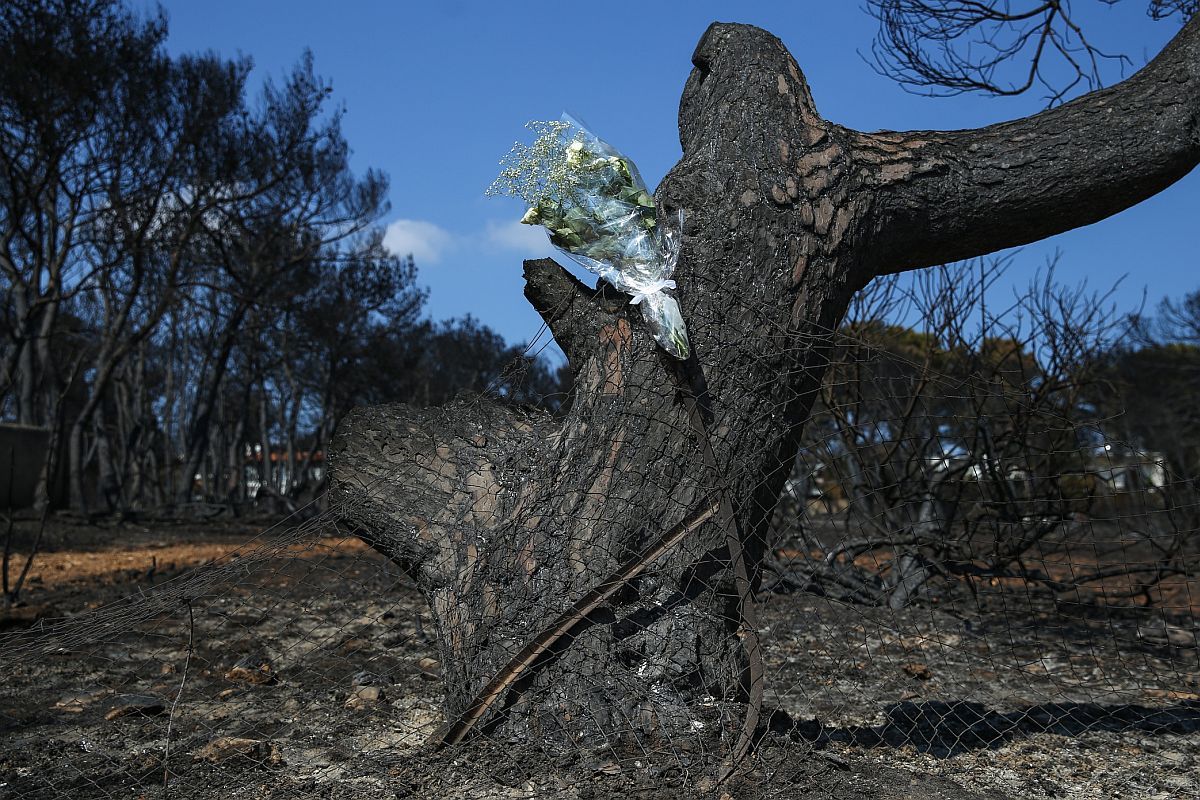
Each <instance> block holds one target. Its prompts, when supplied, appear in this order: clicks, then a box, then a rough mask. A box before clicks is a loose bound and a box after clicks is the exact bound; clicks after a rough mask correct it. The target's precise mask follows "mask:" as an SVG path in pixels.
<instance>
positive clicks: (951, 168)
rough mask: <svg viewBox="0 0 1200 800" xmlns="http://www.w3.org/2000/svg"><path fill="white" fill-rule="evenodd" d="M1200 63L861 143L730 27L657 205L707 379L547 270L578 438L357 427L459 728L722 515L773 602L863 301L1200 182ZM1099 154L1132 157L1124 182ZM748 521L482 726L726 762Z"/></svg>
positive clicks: (1165, 62)
mask: <svg viewBox="0 0 1200 800" xmlns="http://www.w3.org/2000/svg"><path fill="white" fill-rule="evenodd" d="M1198 40H1200V19H1193V20H1192V21H1191V22H1190V23H1189V24H1188V25H1187V26H1186V27H1185V29H1184V31H1183V32H1182V33H1181V34H1180V37H1179V39H1178V40H1177V41H1176V42H1175V43H1174V44H1173V45H1172V46H1171V47H1169V48H1168V49H1167V50H1166V51H1165V52H1164V54H1163V55H1162V56H1160V59H1159V60H1158V61H1156V62H1154V63H1153V64H1152V65H1151V66H1149V67H1148V68H1147V69H1146V70H1145V71H1144V73H1143V74H1139V75H1138V76H1135V77H1134V78H1133V79H1131V80H1130V81H1127V82H1126V83H1125V84H1122V85H1120V86H1117V87H1114V88H1113V89H1110V90H1106V91H1105V92H1100V93H1097V94H1095V95H1090V96H1088V97H1087V98H1083V99H1082V100H1080V101H1076V103H1072V104H1068V105H1067V106H1064V107H1063V108H1060V109H1056V110H1054V111H1051V112H1046V113H1045V114H1042V115H1038V116H1036V117H1033V118H1030V119H1028V120H1023V121H1020V122H1016V123H1009V124H1008V125H1007V126H1005V125H1001V126H993V127H992V128H987V129H984V130H981V131H975V132H954V133H929V132H919V133H886V132H884V133H874V134H863V133H858V132H855V131H851V130H848V129H846V128H843V127H840V126H837V125H835V124H832V123H830V122H827V121H825V120H823V119H822V118H821V117H820V115H819V114H818V113H817V111H816V109H815V107H814V105H813V101H812V96H811V94H810V92H809V89H808V86H807V84H806V82H805V79H804V77H803V76H802V74H801V73H800V70H799V68H798V66H797V65H796V63H795V61H794V60H793V59H792V57H791V56H790V55H789V54H788V52H787V50H786V49H785V48H784V47H783V45H782V44H781V43H780V42H779V41H778V40H777V39H776V38H775V37H773V36H771V35H770V34H769V33H767V32H765V31H762V30H759V29H756V28H753V27H749V26H744V25H726V24H717V25H714V26H712V27H711V28H710V29H709V30H708V31H707V32H706V33H705V35H704V37H703V39H702V40H701V42H700V44H699V46H698V47H697V49H696V52H695V55H694V56H693V63H694V65H695V69H694V70H693V71H692V73H691V76H690V77H689V79H688V82H687V85H686V87H685V89H684V93H683V98H682V102H681V108H680V133H681V139H682V143H683V150H684V156H683V158H682V160H681V161H680V162H679V163H678V164H677V165H676V166H675V167H674V169H673V170H672V171H671V173H670V174H669V175H668V176H667V177H666V179H665V180H664V181H663V183H662V185H661V186H660V187H659V189H658V193H657V202H658V205H659V208H660V210H661V211H663V212H664V216H666V217H673V216H674V214H675V212H676V211H682V212H683V213H684V219H685V223H684V246H683V250H682V257H681V259H680V262H679V266H678V268H677V271H676V274H675V280H676V281H677V284H678V286H679V290H678V296H679V300H680V304H681V306H682V309H683V314H684V318H685V319H686V320H687V322H688V327H689V332H690V335H691V340H692V345H693V359H692V361H691V362H689V363H688V364H686V365H680V364H679V363H678V362H675V361H673V360H672V359H670V358H669V357H668V356H666V355H664V354H663V353H662V352H661V351H659V350H657V349H656V347H655V345H654V342H653V340H652V339H651V338H650V336H649V335H648V334H647V332H646V331H645V329H644V328H643V326H642V323H641V321H640V317H639V315H638V313H637V310H636V309H635V308H632V307H630V306H629V305H627V298H626V297H624V296H622V295H618V294H617V293H615V292H613V291H611V290H608V289H604V288H600V289H599V290H593V289H591V288H589V287H587V286H585V285H583V284H581V283H580V282H579V281H577V280H575V279H574V278H572V277H570V276H569V275H568V274H567V273H566V272H565V271H563V270H562V269H561V268H560V267H558V266H557V265H556V264H554V263H553V262H550V261H537V262H526V265H525V277H526V290H525V294H526V297H527V299H528V300H529V301H530V302H531V303H532V304H533V305H534V307H535V308H537V310H538V311H539V313H541V315H542V316H543V318H544V319H545V320H546V322H547V323H548V324H549V326H550V328H551V330H552V332H553V334H554V336H555V338H556V339H557V341H558V342H559V344H560V345H561V346H562V348H563V350H564V351H565V352H566V354H567V356H568V358H569V360H570V363H571V366H572V369H573V371H574V374H575V389H574V397H573V401H572V403H571V404H570V410H569V412H568V413H567V414H566V415H565V416H564V417H562V418H553V417H551V416H549V415H547V414H543V413H539V412H534V411H529V410H523V409H518V408H513V407H510V406H506V405H504V404H502V403H500V402H497V401H494V400H490V399H482V398H481V399H476V400H466V401H460V402H458V403H455V404H453V405H450V406H448V407H445V408H440V409H424V410H418V409H414V408H409V407H406V406H402V405H396V406H384V407H378V408H369V409H357V410H355V411H354V412H352V413H351V414H350V415H348V416H347V417H346V419H345V420H343V422H342V423H341V426H340V427H339V429H338V432H337V434H336V436H335V439H334V442H333V444H332V446H331V453H330V460H331V466H332V479H331V488H330V491H331V495H330V499H331V504H332V507H333V508H334V509H335V510H336V511H337V512H338V513H339V514H340V515H341V517H342V518H343V519H344V520H345V521H346V523H347V524H349V525H351V526H353V527H354V528H355V529H356V530H358V531H359V532H360V535H362V536H363V538H364V539H366V540H367V541H368V542H369V543H370V544H371V545H373V546H374V547H375V548H377V549H378V550H380V551H381V552H383V553H385V554H386V555H388V556H389V557H391V558H392V559H394V560H395V561H396V562H398V563H400V564H402V565H403V566H404V567H405V568H406V569H407V570H408V571H409V572H410V573H411V574H412V575H413V576H414V578H415V579H416V581H417V584H418V586H419V587H420V588H421V590H422V591H423V592H424V593H425V596H426V597H427V598H428V600H429V603H430V607H431V609H432V613H433V618H434V620H435V623H436V626H437V631H438V640H439V647H440V648H441V651H442V661H443V664H444V665H445V677H446V688H447V706H448V712H449V714H450V715H451V716H455V715H459V714H462V713H463V712H464V711H465V710H466V709H467V706H468V705H469V704H470V703H471V701H472V698H473V697H474V696H475V694H476V693H477V692H478V691H479V690H480V689H481V688H482V687H483V686H484V685H485V684H487V683H488V681H489V680H490V679H491V678H492V677H493V676H495V675H496V674H497V672H499V671H500V670H501V669H502V668H503V667H504V666H505V664H506V663H507V662H508V661H509V660H510V659H511V658H512V657H513V656H514V655H515V654H517V653H518V651H520V650H521V648H522V647H523V646H524V645H526V643H527V642H529V641H530V640H532V639H533V638H534V636H535V635H537V634H538V633H539V632H540V631H542V630H543V629H544V628H545V626H546V625H548V624H550V622H551V621H552V620H554V619H555V618H556V617H558V616H559V615H560V614H561V613H563V611H564V610H565V609H568V608H569V607H570V606H571V604H572V603H573V602H574V601H576V600H577V599H578V598H580V597H581V596H583V595H585V593H586V592H587V591H588V590H589V589H591V588H592V587H594V586H595V585H596V584H597V582H598V581H600V580H601V579H602V578H603V577H604V576H606V575H609V574H610V573H612V572H613V570H614V569H616V568H617V567H618V566H619V565H621V564H622V563H624V562H626V561H627V560H628V559H630V558H631V557H633V556H634V555H635V554H636V553H638V552H639V551H640V550H641V549H642V548H643V547H645V546H646V545H647V543H649V542H652V541H654V540H655V539H656V537H658V536H659V535H661V534H662V533H663V532H664V531H667V530H669V529H671V528H672V527H673V526H676V525H678V524H679V523H680V522H681V521H682V520H684V519H686V518H687V517H688V516H689V514H692V513H694V512H696V510H697V509H698V508H700V507H701V506H702V505H703V504H704V503H705V502H708V500H709V498H711V497H712V496H713V493H714V492H715V493H717V494H719V495H720V496H722V497H725V498H728V500H729V506H730V512H731V513H730V516H731V517H732V519H733V522H735V523H736V530H737V536H738V537H740V545H741V548H740V549H741V550H742V552H743V553H744V554H745V557H746V563H747V564H748V571H749V577H750V579H751V580H753V581H757V579H758V577H759V572H760V570H761V565H762V563H763V551H764V545H763V537H764V534H765V529H766V526H767V524H768V521H769V517H770V513H771V510H772V509H773V507H774V504H775V500H776V497H777V496H778V493H779V490H780V488H781V486H782V484H783V482H784V480H785V479H786V477H787V473H788V468H789V466H790V464H791V463H792V459H793V457H794V454H795V450H796V446H797V444H796V442H797V439H798V435H799V432H800V430H801V428H802V426H803V425H804V422H805V420H806V418H807V416H808V413H809V409H810V407H811V405H812V401H813V398H814V395H815V392H816V390H817V388H818V385H819V382H820V380H821V378H822V375H823V373H824V370H825V366H826V363H827V352H828V351H827V344H828V335H829V333H830V332H831V331H832V330H834V329H835V328H836V327H837V325H838V323H839V321H840V320H841V318H842V316H843V314H844V313H845V311H846V308H847V305H848V302H849V300H850V298H851V296H852V295H853V293H854V292H855V291H856V290H858V289H859V288H861V287H862V286H863V285H865V283H866V282H867V281H869V280H870V279H871V278H873V277H875V276H876V275H879V274H883V273H886V272H894V271H898V270H902V269H908V268H913V267H918V266H922V265H926V264H932V263H937V262H940V261H945V260H949V259H952V258H962V257H966V256H970V255H974V254H978V253H982V252H988V251H991V250H994V249H997V248H1000V247H1005V246H1008V245H1013V244H1018V243H1020V242H1022V241H1028V240H1030V239H1031V238H1037V237H1040V236H1045V235H1048V234H1050V233H1053V232H1056V231H1060V230H1065V229H1067V228H1071V227H1075V226H1077V225H1082V224H1086V223H1088V222H1091V221H1094V220H1095V219H1097V218H1099V217H1100V216H1104V215H1106V214H1111V213H1114V212H1115V211H1116V210H1119V209H1120V208H1123V207H1125V206H1126V205H1129V204H1131V203H1133V202H1136V201H1137V200H1138V199H1140V198H1141V197H1144V196H1146V195H1148V194H1150V193H1153V191H1156V190H1157V189H1160V188H1162V187H1163V186H1165V185H1166V184H1167V183H1169V182H1170V181H1171V180H1173V179H1175V178H1178V177H1180V176H1181V175H1183V174H1184V173H1185V172H1187V171H1188V170H1189V169H1190V168H1191V167H1192V166H1194V165H1195V163H1196V162H1197V159H1198V158H1200V138H1198V137H1197V124H1196V122H1197V108H1198V107H1200V98H1198V97H1197V90H1196V65H1197V59H1196V48H1197V46H1198V44H1197V43H1198ZM1144 106H1148V107H1145V108H1144ZM1115 108H1123V109H1125V112H1124V113H1125V114H1126V115H1127V116H1126V121H1125V122H1123V123H1121V122H1116V121H1114V120H1115V118H1114V114H1115V112H1114V111H1111V110H1110V109H1115ZM1117 136H1123V137H1124V138H1123V139H1121V140H1120V141H1117V140H1116V139H1115V138H1114V137H1117ZM1103 148H1112V151H1113V152H1119V153H1120V157H1121V159H1122V161H1121V169H1120V170H1117V172H1116V177H1114V171H1113V169H1111V167H1110V166H1109V164H1108V162H1107V161H1106V159H1105V156H1104V154H1103V153H1097V149H1103ZM1055 182H1057V183H1055ZM697 415H699V416H700V417H702V418H703V419H702V424H701V425H700V426H699V427H698V426H697V424H696V417H697ZM698 432H699V433H698ZM706 447H710V448H711V449H710V450H709V451H708V452H707V453H706V452H705V450H706ZM726 522H728V520H726V521H725V522H723V521H722V519H721V518H720V515H716V516H713V517H712V518H709V519H707V520H706V521H705V522H704V523H703V524H701V525H699V526H698V527H697V528H696V529H695V530H694V531H693V532H692V533H690V534H689V536H687V537H686V538H685V539H684V540H683V542H682V543H681V544H680V545H678V546H677V547H676V548H675V549H674V550H672V551H671V553H670V554H669V555H667V556H666V557H665V558H664V560H662V561H661V562H658V563H657V564H656V565H655V567H654V568H653V569H652V570H648V571H647V572H645V573H643V574H641V575H639V576H638V577H637V578H636V579H634V580H632V581H630V582H629V583H628V585H627V586H625V588H624V589H622V590H621V591H620V592H618V593H617V594H616V596H615V597H614V598H613V600H612V601H611V602H610V603H609V604H608V605H607V607H606V608H605V609H602V610H601V611H598V612H595V613H591V614H589V615H588V616H587V617H586V619H584V620H583V621H582V623H581V624H579V625H577V626H576V627H575V628H573V629H572V630H571V632H570V635H569V636H567V637H564V639H562V640H559V641H558V642H557V644H556V645H555V647H554V648H553V650H552V652H550V653H547V654H545V656H543V657H542V658H541V659H540V660H539V661H538V663H537V664H535V665H533V667H531V668H530V669H529V670H527V671H526V673H525V674H524V676H523V677H522V679H521V680H520V681H519V682H518V683H517V684H516V685H515V686H514V687H513V689H512V691H510V692H508V693H507V695H506V696H505V697H504V698H503V701H502V703H501V704H500V705H501V708H499V709H498V710H497V711H496V712H495V713H493V714H491V715H490V716H489V717H487V718H486V719H485V720H483V723H484V728H485V729H487V730H493V731H496V732H500V733H503V734H504V735H507V736H512V737H516V738H518V739H522V740H534V741H543V742H550V743H553V742H556V741H557V742H560V743H563V744H567V743H571V744H573V745H578V744H580V743H584V742H587V743H596V742H603V741H611V740H612V739H613V738H619V737H620V736H634V737H639V738H642V737H644V738H648V739H653V738H655V737H666V738H671V739H675V738H676V737H680V736H685V735H687V736H693V735H700V736H714V735H718V734H720V735H723V736H724V737H725V739H726V740H727V741H729V742H732V738H733V734H734V733H735V732H736V730H737V727H738V721H739V720H740V719H741V717H742V715H743V714H744V713H745V705H744V704H745V703H746V702H747V700H748V699H750V698H752V697H753V691H752V688H753V687H751V686H749V685H748V683H749V682H750V676H751V674H752V672H751V671H750V670H749V663H748V659H749V654H750V649H751V648H750V647H748V646H747V644H746V640H747V638H750V637H748V633H749V632H748V631H747V630H746V629H745V626H744V625H743V619H742V617H743V609H741V608H740V607H739V591H738V589H737V586H736V581H735V578H734V575H733V572H734V570H733V569H732V568H731V566H730V561H731V548H730V547H729V546H728V544H727V541H726V533H727V530H728V527H729V526H728V525H727V524H726Z"/></svg>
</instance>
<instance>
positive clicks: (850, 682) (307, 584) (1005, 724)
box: [0, 523, 1200, 800]
mask: <svg viewBox="0 0 1200 800" xmlns="http://www.w3.org/2000/svg"><path fill="white" fill-rule="evenodd" d="M251 533H252V528H250V527H248V526H245V525H233V524H226V523H223V524H220V525H216V524H212V523H207V524H203V525H201V524H189V525H175V526H162V525H159V526H155V525H147V526H141V527H137V526H134V527H130V526H113V527H108V528H102V529H93V528H84V527H79V526H77V527H75V528H72V529H70V530H67V531H66V532H63V531H58V532H56V535H52V536H51V537H49V542H50V545H51V549H50V551H49V552H46V553H43V554H42V555H41V556H39V559H38V560H37V561H35V564H36V565H37V566H36V567H35V569H34V570H32V571H31V576H32V577H33V578H34V579H35V580H34V581H33V582H32V583H31V584H30V591H29V592H28V596H27V599H28V602H29V603H30V606H31V607H36V608H40V609H42V610H43V611H44V613H46V614H52V615H57V616H61V617H65V618H67V620H68V621H67V623H66V625H67V627H66V628H63V629H58V630H57V631H54V630H51V631H49V632H48V631H47V629H42V630H39V629H37V628H33V629H27V630H16V631H10V632H8V633H7V634H5V639H4V640H3V641H2V642H0V669H2V673H0V674H2V675H3V678H2V679H0V797H2V798H14V800H15V799H16V798H22V799H24V798H58V797H63V798H67V797H70V798H108V797H111V798H116V797H131V798H139V797H145V798H156V797H172V798H211V797H222V798H224V797H230V798H233V797H245V798H276V797H277V798H293V797H301V798H303V797H313V798H395V797H428V798H446V799H447V800H449V799H450V798H454V799H457V798H543V797H546V798H583V799H584V800H586V798H608V797H618V796H620V797H646V798H651V797H654V798H657V797H681V798H682V797H695V796H712V797H721V796H723V795H725V796H728V797H729V798H734V799H735V800H736V799H737V798H756V797H763V798H766V797H781V798H782V797H788V798H791V797H800V798H802V797H813V798H816V797H835V798H868V797H881V798H958V797H962V798H967V797H983V796H986V797H990V798H995V797H1012V798H1026V797H1039V798H1040V797H1051V798H1139V800H1141V799H1145V798H1157V799H1159V800H1166V798H1185V797H1198V796H1200V777H1198V776H1200V664H1198V658H1200V656H1198V651H1197V649H1196V646H1195V631H1194V630H1190V631H1189V629H1187V627H1186V625H1182V626H1181V623H1180V621H1179V620H1174V621H1172V619H1171V618H1169V617H1168V616H1165V615H1164V614H1162V613H1160V612H1159V610H1157V609H1153V608H1147V609H1140V610H1139V609H1133V608H1131V609H1127V610H1124V611H1122V612H1120V613H1117V612H1115V611H1113V610H1112V609H1097V608H1095V607H1094V606H1089V605H1084V604H1076V605H1072V604H1070V603H1064V602H1063V601H1062V599H1061V598H1058V599H1056V598H1055V597H1054V596H1053V595H1051V594H1048V593H1039V592H1034V591H1029V590H1026V591H1020V592H1016V591H1012V590H1011V587H1004V586H997V587H994V589H993V590H990V591H989V590H986V588H985V590H983V591H981V590H980V589H979V587H973V588H971V589H970V590H969V589H968V587H961V588H960V589H959V590H958V591H950V592H948V593H943V594H942V595H939V596H938V597H937V598H936V599H937V602H930V603H925V604H922V605H917V606H913V607H910V608H907V609H903V610H890V609H882V608H871V607H865V606H861V605H854V604H848V603H843V602H837V601H834V600H831V599H828V598H823V597H819V596H814V595H810V594H804V593H790V594H768V595H766V596H764V597H763V598H762V603H761V609H760V623H761V628H762V630H761V634H762V641H763V643H764V646H765V659H766V667H767V670H766V671H767V676H768V691H767V704H768V706H769V707H770V708H771V709H772V710H773V713H772V714H771V715H770V718H769V725H766V726H764V729H763V730H762V739H761V741H760V743H759V747H758V749H757V753H756V756H755V759H754V761H753V763H752V764H750V765H748V767H747V769H746V770H745V771H744V773H743V774H741V775H739V776H738V777H736V778H734V779H733V780H731V781H730V782H728V783H727V784H725V785H723V786H721V787H717V788H715V789H713V788H710V787H709V786H708V785H706V784H705V776H707V775H708V774H710V773H711V771H712V770H711V766H712V762H713V757H714V754H713V753H705V752H697V751H695V750H694V749H685V748H672V747H669V746H664V747H650V746H644V747H638V746H636V745H633V746H631V745H629V744H628V743H625V744H624V745H621V746H614V747H612V748H601V749H593V750H587V751H584V750H576V751H571V752H566V753H563V752H557V753H547V752H543V751H539V750H535V749H530V748H527V747H526V748H522V747H518V746H516V745H514V744H512V743H504V742H486V741H484V742H477V743H475V744H472V745H469V746H464V747H460V748H455V749H452V750H450V751H446V752H443V753H438V754H434V753H431V752H430V751H429V750H428V749H426V748H425V747H424V742H425V741H426V739H427V738H428V736H429V735H430V734H431V733H432V732H433V731H434V730H436V728H437V727H438V726H439V725H440V724H441V723H442V722H443V718H442V713H441V696H440V686H441V684H440V681H439V668H440V665H439V664H438V662H437V657H438V654H437V652H436V648H435V647H434V644H433V638H432V631H431V630H429V629H428V626H429V619H428V617H427V615H426V614H425V611H424V608H423V604H422V602H421V599H420V597H419V596H418V595H417V594H416V593H415V591H414V590H413V589H412V587H411V584H410V583H409V582H408V581H407V579H406V578H405V577H404V576H403V575H401V574H400V572H399V571H398V569H397V568H396V567H394V566H393V565H391V564H389V563H388V562H387V561H386V560H384V559H383V558H381V557H379V556H378V555H376V554H374V553H373V552H371V551H369V550H367V549H366V548H365V547H364V546H362V545H361V544H360V543H358V542H357V541H356V540H352V539H344V538H339V537H335V536H329V535H324V536H323V535H320V534H319V533H318V534H313V533H307V532H291V533H289V532H281V531H275V532H272V533H270V534H268V535H266V536H265V537H263V538H260V539H259V540H257V541H256V544H254V545H252V546H251V547H241V548H239V547H238V545H239V544H240V543H241V542H243V541H244V540H245V539H246V538H247V537H248V536H249V535H250V534H251ZM56 537H57V538H56ZM255 548H259V549H255ZM263 548H265V549H263ZM212 559H216V566H209V567H202V568H201V572H204V571H205V570H207V572H208V573H210V574H211V576H212V579H211V580H208V581H207V582H203V583H200V584H191V585H192V587H193V588H194V589H195V590H196V591H194V592H193V593H192V594H194V595H195V596H185V595H187V594H188V593H187V592H182V594H181V592H180V590H179V587H180V586H186V585H187V584H186V581H187V580H188V578H187V576H188V575H189V574H192V573H190V570H192V569H193V568H194V567H195V566H196V565H197V564H200V563H204V562H207V561H209V560H212ZM172 592H174V593H175V594H174V595H173V596H174V598H175V600H174V601H173V603H172V604H169V605H166V606H162V605H160V606H154V605H152V604H150V603H149V602H148V601H147V598H151V597H154V596H156V593H157V595H158V596H162V595H163V594H167V595H171V593H172ZM188 605H190V611H191V613H190V618H189V613H188ZM19 616H20V615H17V617H19ZM14 619H15V618H14ZM13 624H16V622H14V623H13ZM1189 633H1190V634H1191V638H1190V640H1189V639H1188V634H1189ZM189 651H190V655H189ZM168 734H169V735H168ZM168 743H169V744H168ZM164 765H165V769H166V771H167V772H168V773H169V776H168V778H167V779H166V780H165V781H164ZM164 783H165V786H164Z"/></svg>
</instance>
